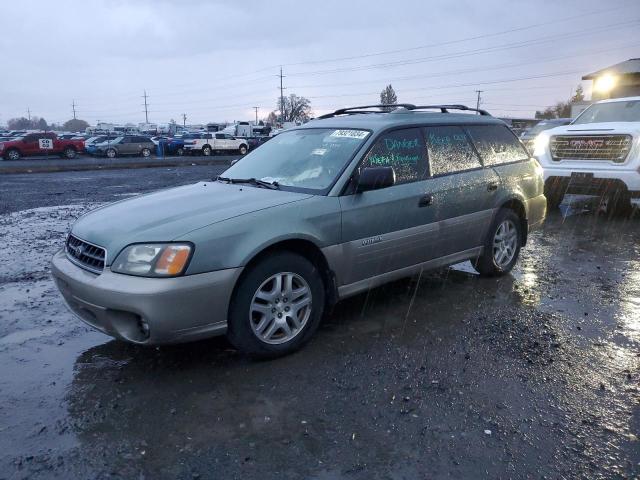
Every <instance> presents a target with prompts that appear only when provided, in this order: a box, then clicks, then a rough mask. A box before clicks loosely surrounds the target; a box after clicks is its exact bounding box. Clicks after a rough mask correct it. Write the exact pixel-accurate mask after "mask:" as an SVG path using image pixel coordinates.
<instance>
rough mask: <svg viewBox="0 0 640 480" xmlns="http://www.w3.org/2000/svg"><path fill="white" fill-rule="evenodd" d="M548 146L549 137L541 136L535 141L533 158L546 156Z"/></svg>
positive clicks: (542, 134)
mask: <svg viewBox="0 0 640 480" xmlns="http://www.w3.org/2000/svg"><path fill="white" fill-rule="evenodd" d="M547 145H549V135H546V134H544V133H541V134H539V135H538V136H537V137H536V139H535V140H534V141H533V156H534V157H539V156H541V155H544V152H545V149H546V148H547Z"/></svg>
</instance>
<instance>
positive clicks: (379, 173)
mask: <svg viewBox="0 0 640 480" xmlns="http://www.w3.org/2000/svg"><path fill="white" fill-rule="evenodd" d="M395 183H396V172H395V171H394V170H393V167H366V168H363V169H362V170H360V176H359V177H358V185H357V187H356V193H361V192H366V191H367V190H378V189H380V188H386V187H391V186H392V185H395Z"/></svg>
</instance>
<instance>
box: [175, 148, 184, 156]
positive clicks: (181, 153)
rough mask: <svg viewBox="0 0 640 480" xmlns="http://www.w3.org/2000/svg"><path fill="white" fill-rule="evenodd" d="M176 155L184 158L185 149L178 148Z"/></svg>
mask: <svg viewBox="0 0 640 480" xmlns="http://www.w3.org/2000/svg"><path fill="white" fill-rule="evenodd" d="M176 155H178V156H179V157H182V156H183V155H184V149H183V148H182V147H180V148H178V149H177V150H176Z"/></svg>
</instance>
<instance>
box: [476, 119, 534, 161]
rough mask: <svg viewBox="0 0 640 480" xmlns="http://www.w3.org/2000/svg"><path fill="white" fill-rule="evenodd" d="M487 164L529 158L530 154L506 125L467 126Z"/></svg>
mask: <svg viewBox="0 0 640 480" xmlns="http://www.w3.org/2000/svg"><path fill="white" fill-rule="evenodd" d="M466 129H467V132H469V135H470V136H471V140H472V141H473V144H474V145H475V147H476V150H478V153H479V154H480V157H482V161H483V162H484V164H485V165H500V164H502V163H510V162H517V161H520V160H527V159H528V158H529V154H528V153H527V151H526V150H525V149H524V147H523V146H522V144H521V143H520V142H519V141H518V139H517V138H516V136H515V135H514V134H513V132H511V130H509V129H508V128H507V127H506V126H505V125H473V126H468V127H466Z"/></svg>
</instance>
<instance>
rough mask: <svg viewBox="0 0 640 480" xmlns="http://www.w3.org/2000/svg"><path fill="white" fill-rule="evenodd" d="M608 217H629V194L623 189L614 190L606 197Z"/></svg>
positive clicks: (630, 211)
mask: <svg viewBox="0 0 640 480" xmlns="http://www.w3.org/2000/svg"><path fill="white" fill-rule="evenodd" d="M605 198H606V201H607V217H608V218H611V219H613V218H629V217H630V216H631V213H632V212H633V207H632V206H631V195H629V192H627V191H625V190H619V189H618V190H615V191H613V192H610V193H609V194H608V195H607V196H606V197H605Z"/></svg>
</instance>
